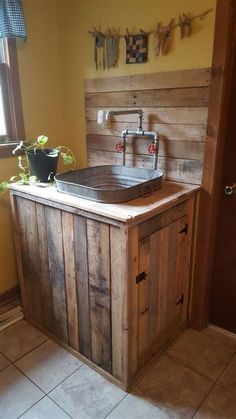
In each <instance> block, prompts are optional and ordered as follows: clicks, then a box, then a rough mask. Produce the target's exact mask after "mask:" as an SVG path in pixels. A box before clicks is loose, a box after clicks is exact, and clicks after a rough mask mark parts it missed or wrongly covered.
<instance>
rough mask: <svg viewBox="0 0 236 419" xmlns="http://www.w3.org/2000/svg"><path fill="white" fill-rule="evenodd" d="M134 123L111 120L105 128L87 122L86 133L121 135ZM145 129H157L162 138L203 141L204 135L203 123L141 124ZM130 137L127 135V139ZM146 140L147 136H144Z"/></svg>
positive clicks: (131, 127)
mask: <svg viewBox="0 0 236 419" xmlns="http://www.w3.org/2000/svg"><path fill="white" fill-rule="evenodd" d="M136 126H137V125H136V124H133V123H130V122H128V123H126V122H112V123H111V125H110V128H109V129H108V128H105V127H103V126H102V125H100V124H97V122H94V121H88V122H87V134H88V135H89V134H93V135H103V136H106V135H109V136H111V135H115V136H121V132H122V131H123V130H125V129H136ZM143 129H144V130H145V131H157V132H158V134H159V135H160V137H161V138H162V139H163V140H188V141H193V140H195V141H204V140H205V137H206V126H205V125H183V124H176V125H175V124H152V125H151V124H146V123H144V124H143ZM129 139H130V137H129V136H127V140H129ZM146 141H148V140H147V138H146Z"/></svg>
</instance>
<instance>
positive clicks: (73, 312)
mask: <svg viewBox="0 0 236 419" xmlns="http://www.w3.org/2000/svg"><path fill="white" fill-rule="evenodd" d="M62 236H63V250H64V260H65V290H66V301H67V323H68V343H69V345H70V346H72V348H74V349H76V350H78V351H79V336H78V333H79V326H78V308H77V289H76V270H75V250H74V249H75V239H74V220H73V214H70V213H68V212H65V211H62Z"/></svg>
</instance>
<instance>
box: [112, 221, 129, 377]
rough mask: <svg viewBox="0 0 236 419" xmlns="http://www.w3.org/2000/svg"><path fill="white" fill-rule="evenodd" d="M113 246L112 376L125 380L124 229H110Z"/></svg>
mask: <svg viewBox="0 0 236 419" xmlns="http://www.w3.org/2000/svg"><path fill="white" fill-rule="evenodd" d="M110 246H111V318H112V374H113V375H114V376H115V377H117V378H119V379H121V380H122V379H123V380H125V378H126V375H127V371H126V368H127V358H126V356H127V354H126V351H125V348H126V346H127V344H126V341H127V339H128V330H127V327H126V317H127V313H126V311H127V307H126V285H127V284H126V260H125V255H126V250H127V249H126V240H125V235H124V232H123V230H122V229H120V228H117V227H112V226H111V227H110Z"/></svg>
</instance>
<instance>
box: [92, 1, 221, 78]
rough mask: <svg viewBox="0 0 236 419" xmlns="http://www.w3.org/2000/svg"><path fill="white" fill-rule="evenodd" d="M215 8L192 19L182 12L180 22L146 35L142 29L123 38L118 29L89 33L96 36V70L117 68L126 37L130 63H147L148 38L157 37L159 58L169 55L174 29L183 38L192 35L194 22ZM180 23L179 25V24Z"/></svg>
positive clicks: (156, 44) (161, 27)
mask: <svg viewBox="0 0 236 419" xmlns="http://www.w3.org/2000/svg"><path fill="white" fill-rule="evenodd" d="M212 10H213V9H209V10H206V11H205V12H203V13H200V14H199V15H197V16H194V17H192V18H190V17H189V16H187V15H186V14H184V13H182V14H180V15H179V16H178V19H177V20H176V21H175V19H171V20H170V21H169V23H168V24H167V25H162V24H161V23H160V22H159V23H158V24H157V27H156V29H155V30H152V31H150V32H145V31H144V30H142V29H140V32H139V33H136V34H132V33H129V30H128V29H126V35H120V34H119V32H118V31H116V30H115V29H108V30H107V32H106V33H103V32H101V31H100V30H99V31H97V30H96V28H93V31H89V33H90V34H91V35H92V36H93V37H94V39H95V41H94V58H95V65H96V69H97V70H98V69H103V70H105V69H109V68H112V67H115V66H116V65H117V62H118V57H119V41H120V38H124V39H125V41H126V64H140V63H146V62H147V59H148V37H149V35H151V34H154V53H155V55H156V56H159V55H160V53H162V54H163V55H166V54H168V53H169V51H170V45H171V36H172V33H173V30H174V29H176V28H178V29H179V30H180V39H181V40H182V39H183V38H185V37H186V36H188V37H189V36H190V35H191V34H192V21H193V20H195V19H203V18H204V17H205V16H206V15H207V14H208V13H210V12H211V11H212ZM175 22H176V23H175Z"/></svg>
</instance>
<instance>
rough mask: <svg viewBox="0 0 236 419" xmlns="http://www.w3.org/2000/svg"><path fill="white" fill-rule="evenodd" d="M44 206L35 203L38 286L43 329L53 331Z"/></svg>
mask: <svg viewBox="0 0 236 419" xmlns="http://www.w3.org/2000/svg"><path fill="white" fill-rule="evenodd" d="M44 211H45V206H44V205H41V204H36V214H37V227H38V246H39V247H38V252H39V255H40V258H39V269H40V287H41V297H42V298H41V304H42V324H43V326H44V327H45V329H47V330H49V331H50V332H53V307H52V289H51V283H50V274H49V264H48V241H47V235H46V223H45V212H44Z"/></svg>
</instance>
